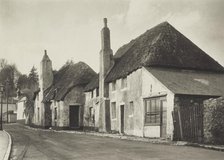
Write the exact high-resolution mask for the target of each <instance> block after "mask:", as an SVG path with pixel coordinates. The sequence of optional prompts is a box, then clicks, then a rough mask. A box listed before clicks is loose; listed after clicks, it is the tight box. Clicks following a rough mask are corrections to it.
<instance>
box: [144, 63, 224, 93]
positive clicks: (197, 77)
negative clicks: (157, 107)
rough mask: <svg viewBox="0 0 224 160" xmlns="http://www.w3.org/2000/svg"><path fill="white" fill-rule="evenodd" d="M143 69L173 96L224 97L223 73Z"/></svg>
mask: <svg viewBox="0 0 224 160" xmlns="http://www.w3.org/2000/svg"><path fill="white" fill-rule="evenodd" d="M145 68H146V69H147V70H148V71H149V72H150V73H151V74H152V75H153V76H154V77H155V78H156V79H158V80H159V81H160V82H161V83H162V84H163V85H164V86H166V87H167V88H168V89H169V90H170V91H172V92H173V93H175V94H184V95H205V96H222V95H224V86H223V82H224V73H217V72H216V73H215V72H210V71H198V70H181V69H171V68H168V69H167V68H158V67H145Z"/></svg>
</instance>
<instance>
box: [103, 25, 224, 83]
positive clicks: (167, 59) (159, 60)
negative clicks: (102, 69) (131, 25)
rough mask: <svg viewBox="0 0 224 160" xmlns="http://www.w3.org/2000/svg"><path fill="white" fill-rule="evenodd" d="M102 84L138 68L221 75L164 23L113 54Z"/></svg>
mask: <svg viewBox="0 0 224 160" xmlns="http://www.w3.org/2000/svg"><path fill="white" fill-rule="evenodd" d="M114 58H115V64H114V66H113V68H112V69H111V71H110V72H109V74H108V75H107V77H106V82H111V81H113V80H115V79H118V78H122V77H125V76H127V75H128V74H130V73H131V72H133V71H134V70H137V69H138V68H140V67H142V66H146V67H147V66H160V67H170V68H185V69H195V70H208V71H215V72H223V71H224V68H223V67H222V66H221V65H220V64H218V62H216V61H215V60H214V59H212V58H211V57H210V56H209V55H207V54H206V53H205V52H204V51H202V50H201V49H200V48H198V47H197V46H196V45H195V44H194V43H192V42H191V41H190V40H189V39H187V38H186V37H185V36H184V35H182V34H181V33H180V32H178V31H177V30H176V29H175V28H174V27H172V26H171V25H170V24H169V23H168V22H164V23H161V24H159V25H157V26H155V27H154V28H152V29H150V30H148V31H146V32H145V33H144V34H142V35H140V36H139V37H137V38H136V39H134V40H132V41H131V42H130V43H128V44H126V45H124V46H123V47H121V48H120V49H118V51H117V52H116V54H115V56H114Z"/></svg>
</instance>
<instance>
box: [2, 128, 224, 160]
mask: <svg viewBox="0 0 224 160" xmlns="http://www.w3.org/2000/svg"><path fill="white" fill-rule="evenodd" d="M4 129H5V130H6V131H8V132H9V133H10V134H11V136H12V139H13V148H12V153H11V160H16V159H18V160H22V159H24V160H72V159H78V160H143V159H144V160H223V159H224V152H219V151H213V150H207V149H202V148H195V147H188V146H171V145H162V144H151V143H147V142H136V141H128V140H120V139H114V138H106V137H98V136H90V135H80V134H74V133H61V132H53V131H43V130H34V129H29V128H26V127H24V126H23V125H18V124H13V125H12V124H10V125H5V126H4Z"/></svg>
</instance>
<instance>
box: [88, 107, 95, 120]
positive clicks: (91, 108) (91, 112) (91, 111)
mask: <svg viewBox="0 0 224 160" xmlns="http://www.w3.org/2000/svg"><path fill="white" fill-rule="evenodd" d="M89 118H90V121H92V122H94V109H93V107H90V108H89Z"/></svg>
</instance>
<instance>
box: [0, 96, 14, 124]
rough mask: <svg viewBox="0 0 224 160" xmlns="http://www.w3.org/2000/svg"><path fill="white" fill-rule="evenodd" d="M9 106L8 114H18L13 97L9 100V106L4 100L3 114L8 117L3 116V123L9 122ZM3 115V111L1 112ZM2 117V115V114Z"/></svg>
mask: <svg viewBox="0 0 224 160" xmlns="http://www.w3.org/2000/svg"><path fill="white" fill-rule="evenodd" d="M7 106H8V113H9V112H10V113H11V112H13V113H16V100H15V99H13V98H12V97H9V98H8V104H7V100H6V98H4V99H3V102H2V114H3V115H6V116H5V117H4V116H3V121H5V122H7ZM0 113H1V110H0ZM0 115H1V114H0Z"/></svg>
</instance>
